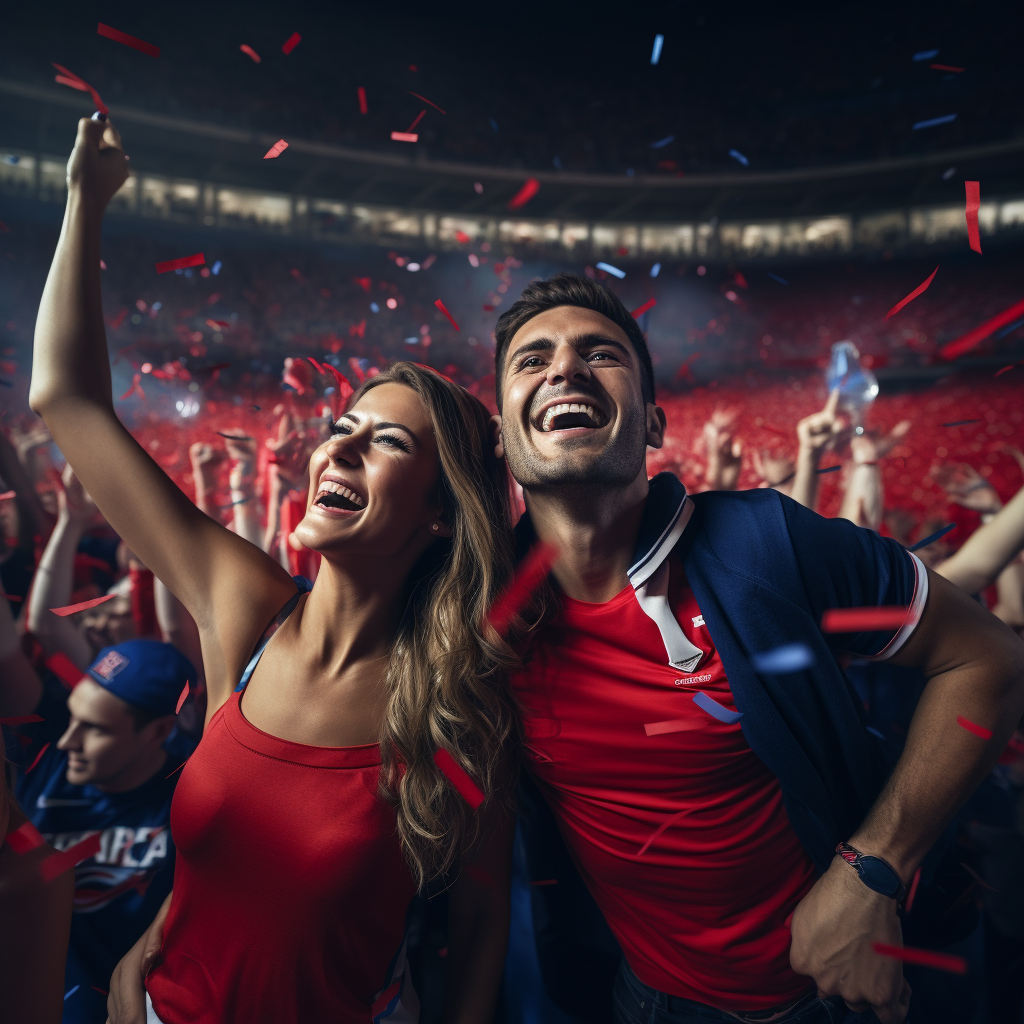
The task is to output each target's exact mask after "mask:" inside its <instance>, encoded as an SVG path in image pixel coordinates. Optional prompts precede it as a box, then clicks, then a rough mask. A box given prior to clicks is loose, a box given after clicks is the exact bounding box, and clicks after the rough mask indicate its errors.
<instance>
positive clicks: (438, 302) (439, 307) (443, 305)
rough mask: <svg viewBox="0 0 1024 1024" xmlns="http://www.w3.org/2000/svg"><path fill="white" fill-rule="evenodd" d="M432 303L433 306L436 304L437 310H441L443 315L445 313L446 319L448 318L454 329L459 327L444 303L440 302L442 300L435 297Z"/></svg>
mask: <svg viewBox="0 0 1024 1024" xmlns="http://www.w3.org/2000/svg"><path fill="white" fill-rule="evenodd" d="M434 305H435V306H437V308H438V309H439V310H440V311H441V312H442V313H444V315H445V316H446V317H448V320H449V322H450V323H451V325H452V327H454V328H455V330H458V329H459V325H458V324H457V323H456V322H455V317H453V316H452V315H451V313H449V312H448V309H447V307H446V306H445V304H444V303H443V302H442V301H441V300H440V299H436V300H435V301H434Z"/></svg>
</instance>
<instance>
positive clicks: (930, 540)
mask: <svg viewBox="0 0 1024 1024" xmlns="http://www.w3.org/2000/svg"><path fill="white" fill-rule="evenodd" d="M955 529H956V523H950V524H949V526H944V527H943V528H942V529H941V530H939V532H938V533H933V534H932V535H931V536H930V537H925V539H924V540H919V541H918V542H917V543H916V544H915V545H914V546H913V547H912V548H910V549H909V550H910V551H917V550H918V549H919V548H926V547H928V545H929V544H933V543H934V542H935V541H937V540H938V539H939V538H940V537H945V536H946V534H947V533H949V531H950V530H955Z"/></svg>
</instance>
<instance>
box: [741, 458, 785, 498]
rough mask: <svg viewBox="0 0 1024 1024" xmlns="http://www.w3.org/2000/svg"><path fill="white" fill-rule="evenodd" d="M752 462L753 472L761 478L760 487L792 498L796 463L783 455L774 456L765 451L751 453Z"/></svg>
mask: <svg viewBox="0 0 1024 1024" xmlns="http://www.w3.org/2000/svg"><path fill="white" fill-rule="evenodd" d="M751 455H752V456H753V461H754V472H755V473H757V475H758V476H759V477H760V478H761V484H760V486H761V487H771V488H774V489H775V490H776V491H780V492H781V493H783V494H788V495H789V496H790V497H792V496H793V478H794V476H795V475H796V463H795V462H794V461H793V460H792V459H790V458H787V457H786V456H785V455H776V454H772V453H771V452H769V451H768V450H767V449H762V450H761V451H758V450H757V449H756V448H755V449H754V450H753V451H752V452H751Z"/></svg>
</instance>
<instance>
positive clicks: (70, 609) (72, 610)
mask: <svg viewBox="0 0 1024 1024" xmlns="http://www.w3.org/2000/svg"><path fill="white" fill-rule="evenodd" d="M115 597H117V594H104V595H103V597H94V598H92V600H90V601H79V603H78V604H67V605H65V606H64V607H63V608H51V609H50V611H51V612H53V614H54V615H59V616H60V617H61V618H65V617H66V616H68V615H75V614H76V613H78V612H84V611H85V610H86V609H87V608H95V607H96V606H97V605H100V604H103V603H104V602H105V601H113V600H114V598H115Z"/></svg>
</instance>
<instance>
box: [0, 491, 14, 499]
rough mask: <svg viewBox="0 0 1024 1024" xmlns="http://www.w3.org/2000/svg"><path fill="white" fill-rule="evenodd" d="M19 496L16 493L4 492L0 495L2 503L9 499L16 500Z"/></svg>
mask: <svg viewBox="0 0 1024 1024" xmlns="http://www.w3.org/2000/svg"><path fill="white" fill-rule="evenodd" d="M16 497H17V494H16V493H15V492H14V491H4V493H3V494H0V501H6V500H7V499H8V498H16Z"/></svg>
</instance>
